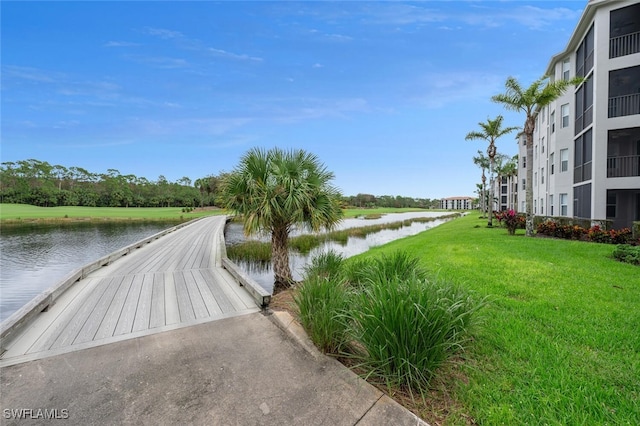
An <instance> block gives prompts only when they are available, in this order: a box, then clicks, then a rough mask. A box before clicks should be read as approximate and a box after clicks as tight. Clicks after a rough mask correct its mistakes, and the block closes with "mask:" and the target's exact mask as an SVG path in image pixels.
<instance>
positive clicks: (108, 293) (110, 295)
mask: <svg viewBox="0 0 640 426" xmlns="http://www.w3.org/2000/svg"><path fill="white" fill-rule="evenodd" d="M123 278H124V277H113V278H111V279H110V280H108V282H107V280H105V282H104V284H103V285H105V286H106V287H107V288H106V290H105V292H104V293H103V294H102V297H101V298H100V300H98V303H97V304H96V307H95V309H94V310H93V311H92V312H91V315H89V318H87V321H86V322H85V323H84V326H82V329H81V330H80V333H78V336H76V338H75V339H74V341H73V344H77V343H84V342H89V341H91V340H94V338H95V336H96V333H97V331H98V329H99V328H100V325H101V324H102V321H103V320H104V318H105V316H106V314H107V311H108V310H109V306H111V303H113V299H114V298H115V296H116V291H117V290H118V288H119V287H120V283H122V280H123Z"/></svg>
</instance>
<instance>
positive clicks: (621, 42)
mask: <svg viewBox="0 0 640 426" xmlns="http://www.w3.org/2000/svg"><path fill="white" fill-rule="evenodd" d="M638 17H640V3H638V4H635V5H632V6H627V7H623V8H621V9H616V10H612V11H611V14H610V15H609V58H617V57H619V56H625V55H631V54H633V53H638V52H640V44H638V43H637V42H635V43H634V42H632V40H634V39H635V40H637V35H638V33H639V32H640V20H639V19H638Z"/></svg>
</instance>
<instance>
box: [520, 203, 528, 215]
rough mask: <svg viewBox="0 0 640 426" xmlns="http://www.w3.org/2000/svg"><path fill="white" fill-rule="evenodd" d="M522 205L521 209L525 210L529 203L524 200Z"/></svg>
mask: <svg viewBox="0 0 640 426" xmlns="http://www.w3.org/2000/svg"><path fill="white" fill-rule="evenodd" d="M520 205H521V206H522V207H521V210H522V211H523V212H524V211H526V210H527V203H525V202H524V201H522V202H521V203H520Z"/></svg>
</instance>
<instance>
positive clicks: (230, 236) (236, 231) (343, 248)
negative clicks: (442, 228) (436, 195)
mask: <svg viewBox="0 0 640 426" xmlns="http://www.w3.org/2000/svg"><path fill="white" fill-rule="evenodd" d="M446 214H447V213H442V212H412V213H392V214H387V215H384V216H382V217H381V218H380V219H374V220H371V219H363V218H354V219H345V220H343V221H342V223H341V224H340V226H339V228H338V229H348V228H359V227H363V226H369V225H379V224H385V223H394V222H401V221H406V220H411V219H415V218H422V217H431V218H437V217H441V216H443V215H446ZM448 220H450V219H436V220H434V221H431V222H412V223H411V224H410V225H408V226H403V227H402V228H399V229H385V230H382V231H379V232H376V233H373V234H369V235H367V236H366V237H365V238H355V237H349V240H348V241H347V243H346V244H340V243H337V242H334V241H328V242H325V243H323V244H321V245H320V246H318V247H316V248H314V249H313V250H311V252H310V253H309V254H306V255H303V254H300V253H296V252H293V251H291V252H290V253H289V264H290V265H291V272H292V274H293V279H294V280H301V279H302V276H303V274H304V268H305V266H306V265H308V264H309V262H310V261H311V259H313V258H314V257H316V256H317V255H319V254H321V253H326V252H328V251H331V250H332V251H334V252H336V253H339V254H341V255H342V256H343V257H350V256H355V255H357V254H360V253H364V252H365V251H367V250H369V249H370V248H372V247H375V246H379V245H382V244H386V243H388V242H391V241H393V240H397V239H400V238H404V237H408V236H411V235H416V234H418V233H420V232H423V231H426V230H428V229H431V228H433V227H435V226H438V225H440V224H442V223H444V222H446V221H448ZM302 233H304V232H301V231H299V230H296V231H294V232H292V236H297V235H300V234H302ZM251 238H253V239H258V240H261V241H270V236H267V235H262V236H258V237H251ZM246 240H247V238H246V237H245V236H244V235H243V233H242V224H241V223H236V222H231V223H228V224H227V226H226V228H225V241H226V243H227V245H233V244H238V243H240V242H244V241H246ZM234 262H235V263H236V264H237V265H238V266H239V267H240V268H242V269H243V270H244V271H245V272H247V274H249V275H250V276H251V277H252V278H253V279H254V280H255V281H256V282H257V283H258V284H260V286H262V287H263V288H264V289H265V290H267V291H269V292H271V291H273V269H272V267H271V263H267V264H265V263H263V262H249V261H242V260H238V261H235V260H234Z"/></svg>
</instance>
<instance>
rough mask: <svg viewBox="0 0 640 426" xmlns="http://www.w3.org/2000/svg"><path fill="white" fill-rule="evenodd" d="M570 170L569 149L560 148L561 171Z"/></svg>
mask: <svg viewBox="0 0 640 426" xmlns="http://www.w3.org/2000/svg"><path fill="white" fill-rule="evenodd" d="M568 170H569V149H561V150H560V172H561V173H562V172H566V171H568Z"/></svg>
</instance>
